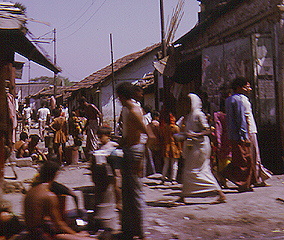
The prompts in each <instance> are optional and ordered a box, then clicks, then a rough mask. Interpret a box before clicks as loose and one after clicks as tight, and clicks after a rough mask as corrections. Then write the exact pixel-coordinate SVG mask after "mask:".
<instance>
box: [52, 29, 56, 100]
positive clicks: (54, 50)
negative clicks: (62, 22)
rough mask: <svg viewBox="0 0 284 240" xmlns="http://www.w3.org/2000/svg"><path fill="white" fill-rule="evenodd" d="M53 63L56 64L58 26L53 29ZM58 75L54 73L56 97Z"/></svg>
mask: <svg viewBox="0 0 284 240" xmlns="http://www.w3.org/2000/svg"><path fill="white" fill-rule="evenodd" d="M53 63H54V65H55V66H56V28H54V29H53ZM56 77H57V74H56V73H54V74H53V90H54V98H56Z"/></svg>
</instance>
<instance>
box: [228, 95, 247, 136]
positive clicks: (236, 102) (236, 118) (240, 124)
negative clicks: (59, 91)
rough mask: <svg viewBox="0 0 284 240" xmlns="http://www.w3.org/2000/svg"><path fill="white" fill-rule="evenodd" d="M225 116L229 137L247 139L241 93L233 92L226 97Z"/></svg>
mask: <svg viewBox="0 0 284 240" xmlns="http://www.w3.org/2000/svg"><path fill="white" fill-rule="evenodd" d="M226 118H227V131H228V138H229V139H231V140H236V141H238V140H246V139H248V129H247V122H246V117H245V107H244V104H243V101H242V94H234V95H233V96H230V97H228V98H227V99H226Z"/></svg>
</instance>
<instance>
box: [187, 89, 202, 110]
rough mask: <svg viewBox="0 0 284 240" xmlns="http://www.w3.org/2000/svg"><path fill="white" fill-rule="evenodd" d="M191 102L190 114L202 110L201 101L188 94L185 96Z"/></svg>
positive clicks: (195, 96)
mask: <svg viewBox="0 0 284 240" xmlns="http://www.w3.org/2000/svg"><path fill="white" fill-rule="evenodd" d="M187 96H188V97H189V98H190V100H191V113H192V112H194V111H201V109H202V101H201V99H200V97H198V96H197V95H196V94H194V93H190V94H188V95H187Z"/></svg>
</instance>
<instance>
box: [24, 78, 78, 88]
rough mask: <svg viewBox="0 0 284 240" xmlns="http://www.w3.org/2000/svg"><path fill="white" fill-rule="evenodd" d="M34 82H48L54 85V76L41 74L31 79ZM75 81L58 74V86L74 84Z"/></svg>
mask: <svg viewBox="0 0 284 240" xmlns="http://www.w3.org/2000/svg"><path fill="white" fill-rule="evenodd" d="M30 82H33V83H48V84H50V85H54V78H53V77H48V76H41V77H36V78H32V79H30ZM73 84H74V83H72V82H70V81H69V79H68V78H66V77H62V76H56V86H72V85H73Z"/></svg>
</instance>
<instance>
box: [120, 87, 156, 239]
mask: <svg viewBox="0 0 284 240" xmlns="http://www.w3.org/2000/svg"><path fill="white" fill-rule="evenodd" d="M116 93H117V96H118V98H119V100H120V102H121V104H122V106H123V109H122V118H123V129H122V141H121V146H122V148H123V153H124V159H123V162H122V206H123V210H122V231H123V234H124V238H123V239H125V240H128V239H133V238H134V237H136V238H135V239H137V237H138V239H146V238H145V236H144V226H143V225H144V224H143V220H144V208H145V202H144V199H143V190H142V184H141V181H140V177H141V175H142V169H143V163H142V160H143V155H144V149H145V144H143V143H141V141H140V140H141V139H140V137H141V134H142V133H146V134H147V135H148V141H149V140H150V141H151V140H153V139H155V137H154V135H153V133H152V132H151V131H150V130H148V128H146V125H145V124H144V123H143V111H142V109H141V107H140V106H139V105H138V104H137V103H136V101H135V100H133V96H134V93H135V89H134V86H133V85H132V84H131V83H129V82H123V83H121V84H119V85H118V86H117V88H116Z"/></svg>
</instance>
